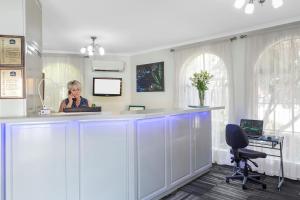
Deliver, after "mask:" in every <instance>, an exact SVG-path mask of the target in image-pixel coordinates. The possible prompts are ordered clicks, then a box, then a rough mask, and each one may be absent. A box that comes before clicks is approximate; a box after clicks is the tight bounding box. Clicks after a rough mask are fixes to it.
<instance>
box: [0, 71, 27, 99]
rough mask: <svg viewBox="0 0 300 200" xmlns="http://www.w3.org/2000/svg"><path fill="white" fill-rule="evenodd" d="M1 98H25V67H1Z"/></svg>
mask: <svg viewBox="0 0 300 200" xmlns="http://www.w3.org/2000/svg"><path fill="white" fill-rule="evenodd" d="M0 83H1V88H0V98H1V99H23V98H24V91H25V89H24V69H23V68H14V69H12V68H11V67H9V68H7V67H6V68H0Z"/></svg>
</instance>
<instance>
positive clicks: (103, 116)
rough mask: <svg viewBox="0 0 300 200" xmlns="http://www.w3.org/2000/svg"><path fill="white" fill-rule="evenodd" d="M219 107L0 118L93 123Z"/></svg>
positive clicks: (23, 120)
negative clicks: (93, 121) (95, 121)
mask: <svg viewBox="0 0 300 200" xmlns="http://www.w3.org/2000/svg"><path fill="white" fill-rule="evenodd" d="M224 108H225V107H224V106H219V107H201V108H187V109H180V108H174V109H148V110H141V111H124V112H120V113H110V112H99V113H52V114H50V115H42V116H41V115H33V116H24V117H6V118H0V123H24V122H25V123H26V122H44V121H47V122H51V121H52V122H59V121H61V122H64V121H70V120H80V121H86V120H88V121H91V120H130V119H133V120H138V119H146V118H156V117H164V116H170V115H178V114H188V113H195V112H206V111H211V110H221V109H224Z"/></svg>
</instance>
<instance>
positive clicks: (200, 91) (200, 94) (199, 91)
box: [198, 90, 205, 106]
mask: <svg viewBox="0 0 300 200" xmlns="http://www.w3.org/2000/svg"><path fill="white" fill-rule="evenodd" d="M198 95H199V102H200V106H204V96H205V91H202V90H198Z"/></svg>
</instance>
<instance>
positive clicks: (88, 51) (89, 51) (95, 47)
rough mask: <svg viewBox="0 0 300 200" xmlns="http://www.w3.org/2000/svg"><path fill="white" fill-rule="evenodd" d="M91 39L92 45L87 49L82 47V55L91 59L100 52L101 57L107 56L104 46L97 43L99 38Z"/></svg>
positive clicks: (92, 37)
mask: <svg viewBox="0 0 300 200" xmlns="http://www.w3.org/2000/svg"><path fill="white" fill-rule="evenodd" d="M91 39H92V43H91V44H90V45H88V46H86V47H82V48H81V49H80V53H81V54H84V55H86V56H88V57H90V56H93V55H95V53H96V52H98V53H99V55H100V56H103V55H104V54H105V50H104V48H103V47H102V46H100V45H99V44H96V43H95V40H96V39H97V37H96V36H91Z"/></svg>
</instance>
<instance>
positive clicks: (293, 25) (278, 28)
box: [170, 21, 300, 52]
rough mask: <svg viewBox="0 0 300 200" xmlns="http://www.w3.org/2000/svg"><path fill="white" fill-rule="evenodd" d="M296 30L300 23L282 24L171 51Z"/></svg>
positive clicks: (179, 47) (204, 41)
mask: <svg viewBox="0 0 300 200" xmlns="http://www.w3.org/2000/svg"><path fill="white" fill-rule="evenodd" d="M295 28H300V21H296V22H291V23H287V24H281V25H277V26H272V27H268V28H262V29H257V30H252V31H245V32H240V33H236V34H231V35H228V36H223V37H217V38H214V39H207V40H203V41H199V42H195V43H190V44H185V45H181V46H177V47H173V48H171V49H170V51H171V52H174V51H176V50H181V49H187V48H192V47H197V46H200V45H205V44H211V43H217V42H225V41H228V40H229V41H235V40H237V39H238V38H240V39H244V38H247V37H248V36H253V35H257V34H262V33H269V32H275V31H282V30H290V29H295Z"/></svg>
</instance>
